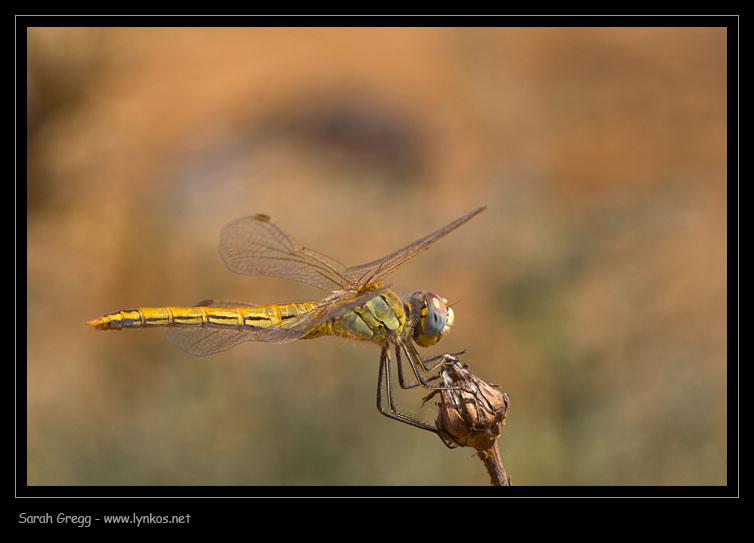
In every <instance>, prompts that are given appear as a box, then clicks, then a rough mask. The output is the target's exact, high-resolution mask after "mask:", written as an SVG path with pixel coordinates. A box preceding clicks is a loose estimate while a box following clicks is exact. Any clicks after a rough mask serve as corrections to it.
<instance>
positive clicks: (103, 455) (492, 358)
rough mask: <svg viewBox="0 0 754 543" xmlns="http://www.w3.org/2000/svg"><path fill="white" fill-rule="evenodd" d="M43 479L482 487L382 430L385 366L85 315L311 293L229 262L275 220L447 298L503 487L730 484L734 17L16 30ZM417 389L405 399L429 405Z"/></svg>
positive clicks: (415, 437)
mask: <svg viewBox="0 0 754 543" xmlns="http://www.w3.org/2000/svg"><path fill="white" fill-rule="evenodd" d="M27 47H28V50H27V53H28V88H29V94H28V104H29V105H28V117H29V125H28V128H29V131H28V142H27V144H28V179H27V186H28V188H27V197H28V209H27V212H28V222H27V236H28V245H27V266H28V267H27V270H28V291H27V304H28V316H27V325H28V330H29V331H28V337H27V347H28V360H27V376H28V391H27V392H28V420H27V430H28V458H27V461H28V473H27V475H28V482H29V484H32V485H63V484H65V485H197V484H198V485H456V484H458V485H466V484H480V485H484V484H487V482H488V479H487V476H486V473H485V472H484V469H483V468H482V466H481V463H480V462H478V461H477V460H476V459H474V458H471V454H472V452H473V451H467V450H453V451H450V450H447V449H446V448H445V447H444V446H442V444H441V443H440V441H439V439H437V438H436V437H435V436H432V435H431V434H429V433H427V432H422V431H419V430H416V429H413V428H409V427H407V426H405V425H401V424H398V423H395V422H392V421H389V420H388V419H386V418H385V417H381V416H380V415H379V414H378V413H377V411H376V409H375V405H374V402H375V391H376V378H377V364H378V356H379V350H378V348H376V347H375V346H373V345H367V344H364V345H362V344H351V343H349V342H346V341H343V340H338V339H335V338H326V339H321V340H316V341H301V342H296V343H293V344H286V345H267V344H244V345H241V346H239V347H236V348H235V349H233V350H231V351H228V352H226V353H220V354H217V355H213V356H211V357H206V358H195V357H191V356H189V355H186V354H185V353H184V352H183V351H181V350H179V349H177V348H175V347H174V346H172V345H171V344H170V343H169V342H167V340H166V339H165V338H164V334H163V333H161V331H159V330H136V331H124V332H107V333H105V332H100V333H95V332H93V331H92V330H91V329H89V328H88V327H87V326H85V323H86V322H87V321H88V320H90V319H93V318H96V317H99V316H101V315H103V314H104V313H107V312H111V311H116V310H119V309H125V308H131V307H138V306H157V305H191V304H193V303H195V302H196V301H198V300H201V299H206V298H210V297H212V298H225V299H232V300H245V301H249V302H254V303H278V302H289V301H296V300H300V299H312V298H314V299H316V298H319V297H322V295H323V293H321V292H317V291H316V290H315V289H313V288H311V287H308V286H306V285H301V284H297V283H294V282H291V281H285V280H282V279H275V278H258V277H254V278H250V277H243V276H239V275H235V274H232V273H230V272H228V271H227V270H226V269H225V266H224V265H223V263H222V262H221V260H220V258H219V256H218V253H217V241H218V238H219V232H220V229H221V228H222V226H223V225H224V224H225V223H227V222H229V221H231V220H233V219H235V218H238V217H241V216H244V215H249V214H252V213H267V214H269V215H271V216H273V217H274V218H276V220H278V221H279V222H280V223H281V224H282V225H283V226H284V227H285V228H286V229H288V230H289V231H290V232H291V233H292V234H293V235H294V236H296V237H297V238H298V239H299V240H300V241H301V242H302V243H304V244H305V245H307V246H310V247H312V248H315V249H317V250H319V251H322V252H324V253H326V254H329V255H332V256H333V257H335V258H337V259H339V260H341V261H343V262H344V263H346V264H348V265H352V264H359V263H362V262H366V261H369V260H372V259H374V258H377V257H380V256H382V255H384V254H387V253H389V252H391V251H393V250H395V249H397V248H398V247H401V246H402V245H404V244H406V243H408V242H411V241H413V240H414V239H416V238H418V237H420V236H422V235H424V234H427V233H429V232H430V231H432V230H433V229H435V228H437V227H439V226H441V225H443V224H445V223H447V222H449V221H450V220H452V219H455V218H457V217H459V216H460V215H462V214H463V213H465V212H467V211H470V210H472V209H474V208H476V207H478V206H480V205H487V206H488V209H487V211H486V212H485V213H484V214H482V215H480V216H479V217H477V218H475V219H474V220H473V221H472V222H470V223H469V224H467V225H464V226H463V227H462V228H461V229H459V230H458V231H456V232H454V233H453V234H452V235H450V236H449V237H448V238H446V239H444V240H442V241H441V242H439V243H438V244H437V245H435V246H433V247H432V249H431V250H430V251H428V252H426V253H423V254H422V255H420V256H419V257H418V258H416V259H415V260H413V261H412V262H411V263H410V264H407V265H406V266H404V267H403V268H401V269H400V270H399V271H397V272H396V273H395V274H394V275H393V276H391V284H392V286H393V288H394V290H396V291H397V292H399V293H402V294H407V293H409V292H412V291H414V290H419V289H430V290H434V291H436V292H438V293H440V294H442V295H443V296H445V297H447V298H448V299H449V300H450V301H451V302H453V303H456V305H454V309H455V311H456V324H455V326H454V330H453V333H452V334H450V335H449V336H448V337H447V338H446V339H444V340H443V342H442V343H440V344H439V345H438V346H437V347H436V348H434V349H432V350H431V354H438V353H440V352H445V351H451V352H452V351H458V350H461V349H467V354H466V355H465V356H464V362H466V363H468V364H469V365H470V366H471V368H472V369H473V370H474V372H475V373H476V374H477V375H478V376H479V377H481V378H483V379H484V380H486V381H488V382H493V383H498V384H500V385H501V387H502V389H503V390H505V391H506V392H508V393H509V394H510V396H511V401H512V403H511V410H510V414H509V417H508V424H507V426H506V428H505V430H504V432H503V435H502V437H501V439H500V448H501V454H502V457H503V461H504V463H505V467H506V469H507V471H508V473H509V474H510V475H511V477H512V480H513V483H514V484H516V485H564V484H567V485H616V484H617V485H625V484H642V485H720V484H725V483H726V470H727V466H726V454H727V450H726V440H727V435H726V427H727V411H726V408H727V388H726V386H727V384H726V371H727V343H726V332H727V320H726V309H727V307H726V295H727V284H726V273H727V269H726V257H727V254H726V243H727V232H726V191H727V171H726V161H725V152H726V146H727V142H726V117H725V114H726V69H725V66H726V35H725V31H724V30H723V29H710V28H707V29H705V28H689V29H680V28H677V29H663V28H647V29H596V28H595V29H364V28H362V29H118V28H109V29H73V28H68V29H56V28H35V29H29V31H28V40H27ZM422 396H423V393H422V392H416V391H409V392H404V393H402V394H401V395H400V396H399V397H398V401H399V402H400V403H399V405H400V406H401V407H402V408H403V409H406V410H416V411H417V412H418V413H425V415H424V416H425V417H426V416H430V417H431V411H428V410H426V409H425V410H423V411H418V410H419V406H420V405H421V397H422Z"/></svg>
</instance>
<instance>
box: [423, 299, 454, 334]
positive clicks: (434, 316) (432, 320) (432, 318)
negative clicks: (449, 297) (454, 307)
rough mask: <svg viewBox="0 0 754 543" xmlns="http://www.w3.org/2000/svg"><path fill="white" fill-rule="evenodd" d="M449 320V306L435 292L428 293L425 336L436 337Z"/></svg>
mask: <svg viewBox="0 0 754 543" xmlns="http://www.w3.org/2000/svg"><path fill="white" fill-rule="evenodd" d="M447 320H448V306H447V305H446V304H445V300H443V299H442V298H440V297H439V296H438V295H437V294H435V293H434V292H427V317H426V320H425V321H424V335H425V336H427V337H435V336H437V335H439V334H440V333H441V332H442V331H443V330H444V329H445V325H446V323H447Z"/></svg>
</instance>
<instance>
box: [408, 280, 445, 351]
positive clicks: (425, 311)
mask: <svg viewBox="0 0 754 543" xmlns="http://www.w3.org/2000/svg"><path fill="white" fill-rule="evenodd" d="M409 304H410V306H411V315H412V316H413V319H414V327H413V338H414V341H415V342H416V343H417V344H419V345H421V346H422V347H430V346H432V345H434V344H435V343H437V342H438V341H440V338H441V337H442V336H444V335H445V334H447V333H448V332H450V327H451V326H452V325H453V319H454V314H453V309H452V308H450V307H448V300H446V299H445V298H441V297H440V296H438V295H437V294H435V293H434V292H430V291H428V290H426V291H420V292H414V293H413V294H411V296H409Z"/></svg>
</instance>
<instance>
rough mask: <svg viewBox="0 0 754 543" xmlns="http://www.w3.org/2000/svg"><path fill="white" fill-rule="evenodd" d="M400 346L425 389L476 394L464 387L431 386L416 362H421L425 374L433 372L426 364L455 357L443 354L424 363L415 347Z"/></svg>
mask: <svg viewBox="0 0 754 543" xmlns="http://www.w3.org/2000/svg"><path fill="white" fill-rule="evenodd" d="M400 346H401V348H402V349H403V352H404V353H406V356H407V357H408V363H409V365H410V366H411V369H412V370H414V375H415V376H416V380H417V381H419V384H421V386H423V387H424V388H428V389H430V390H463V391H464V392H469V393H471V394H474V393H475V392H474V391H473V390H466V389H465V388H463V387H455V386H451V387H446V386H437V385H430V384H429V382H428V381H429V380H428V379H424V378H423V377H422V376H421V373H420V371H419V368H417V362H416V361H417V360H418V361H419V365H420V366H421V370H422V371H423V372H425V373H426V372H429V371H431V370H428V369H427V367H426V366H425V362H432V361H434V360H435V359H440V360H441V361H442V360H446V359H447V357H451V358H453V355H450V354H442V355H440V356H437V357H432V358H429V359H427V360H424V361H423V360H422V359H421V356H419V353H417V352H416V349H415V348H414V346H413V345H411V344H406V343H401V344H400ZM458 354H460V353H458ZM439 364H440V363H439V362H438V363H437V364H435V365H434V366H432V369H434V368H436V367H437V366H438V365H439ZM431 379H435V377H433V378H431Z"/></svg>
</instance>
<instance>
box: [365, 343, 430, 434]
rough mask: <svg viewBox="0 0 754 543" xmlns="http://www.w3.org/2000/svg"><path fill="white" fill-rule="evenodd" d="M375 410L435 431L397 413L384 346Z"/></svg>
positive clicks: (418, 421) (423, 423)
mask: <svg viewBox="0 0 754 543" xmlns="http://www.w3.org/2000/svg"><path fill="white" fill-rule="evenodd" d="M383 383H384V388H385V397H386V398H387V403H388V410H387V411H386V410H385V409H384V408H383V406H382V388H383ZM377 410H378V411H379V412H380V413H381V414H383V415H385V416H386V417H388V418H391V419H393V420H397V421H400V422H403V423H405V424H410V425H411V426H415V427H416V428H421V429H422V430H427V431H429V432H433V433H435V434H436V433H437V428H435V427H434V426H432V425H431V424H427V423H426V422H422V421H420V420H417V419H414V418H411V417H409V416H407V415H404V414H402V413H399V412H398V411H396V409H395V402H394V401H393V391H392V387H391V379H390V353H389V351H388V350H387V349H386V348H383V349H382V353H381V354H380V373H379V376H378V378H377Z"/></svg>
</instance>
